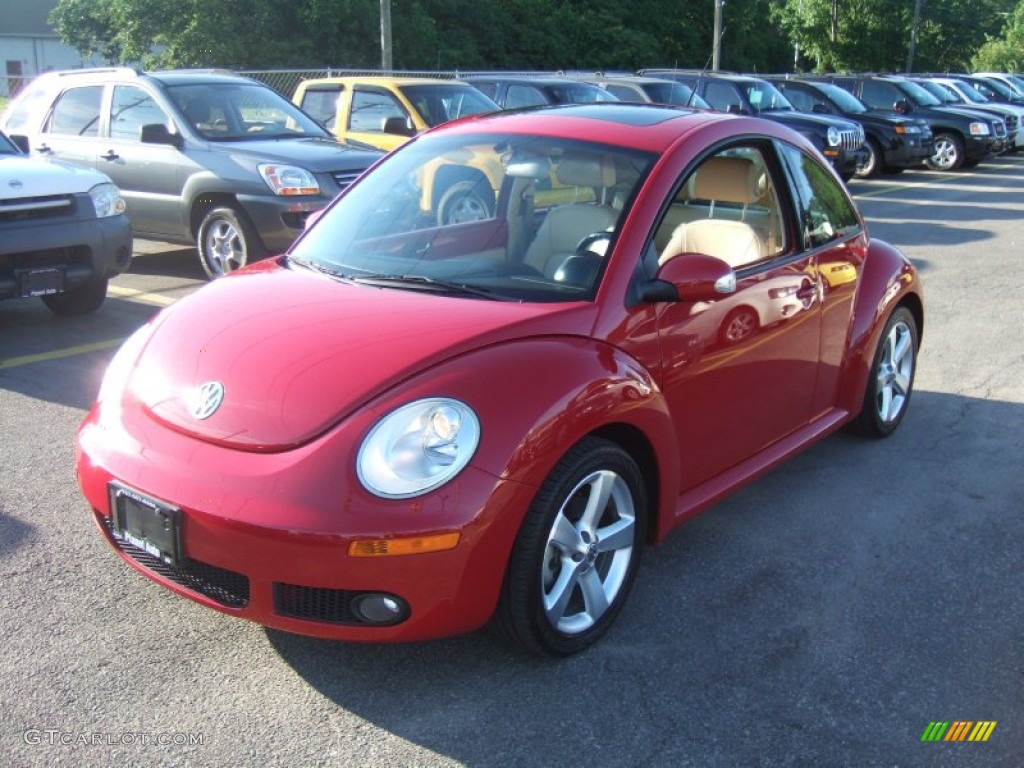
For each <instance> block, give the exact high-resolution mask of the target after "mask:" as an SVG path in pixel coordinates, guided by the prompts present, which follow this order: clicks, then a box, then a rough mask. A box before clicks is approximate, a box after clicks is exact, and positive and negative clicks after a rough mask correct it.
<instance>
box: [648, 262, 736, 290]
mask: <svg viewBox="0 0 1024 768" xmlns="http://www.w3.org/2000/svg"><path fill="white" fill-rule="evenodd" d="M735 292H736V272H735V271H734V270H733V268H732V267H730V266H729V265H728V264H726V263H725V262H724V261H722V260H721V259H716V258H715V257H714V256H707V255H705V254H703V253H680V254H679V255H678V256H673V257H672V258H670V259H669V260H668V261H666V262H665V263H664V264H662V265H661V267H659V268H658V271H657V273H656V274H655V275H654V280H652V281H651V282H650V283H649V284H648V285H647V286H646V287H645V290H644V291H643V293H642V297H641V298H643V299H644V300H645V301H717V300H719V299H722V298H725V297H726V296H729V295H731V294H733V293H735Z"/></svg>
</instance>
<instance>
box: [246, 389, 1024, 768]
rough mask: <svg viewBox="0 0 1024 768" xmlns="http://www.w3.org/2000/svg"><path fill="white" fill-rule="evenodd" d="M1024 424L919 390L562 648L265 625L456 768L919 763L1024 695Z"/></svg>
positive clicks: (1019, 417)
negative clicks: (578, 643)
mask: <svg viewBox="0 0 1024 768" xmlns="http://www.w3.org/2000/svg"><path fill="white" fill-rule="evenodd" d="M1021 425H1024V405H1022V404H1020V403H1014V402H999V401H993V400H987V399H979V398H971V397H964V396H959V395H953V394H944V393H935V392H928V391H918V392H916V393H915V394H914V397H913V403H912V405H911V409H910V412H909V413H908V416H907V420H906V423H905V424H904V425H903V426H902V428H901V429H900V430H899V431H897V432H896V433H895V434H894V435H892V436H891V437H889V438H888V439H886V440H882V441H872V440H866V439H862V438H859V437H856V436H853V435H851V434H849V433H846V432H841V433H839V434H837V435H834V436H832V437H830V438H828V439H826V440H825V441H823V442H821V443H819V444H818V445H816V446H814V447H812V448H810V449H809V450H807V451H805V452H804V453H802V454H801V455H799V456H797V457H795V458H794V459H793V460H792V461H790V462H788V463H787V464H785V465H783V466H782V467H781V468H779V469H777V470H776V471H774V472H773V473H771V474H769V475H767V476H766V477H764V478H762V479H761V480H759V481H757V482H755V483H754V484H752V485H751V486H749V487H748V488H746V489H745V490H743V491H742V492H740V493H739V494H737V495H735V496H733V497H731V498H730V499H728V500H726V501H724V502H722V503H721V504H719V505H718V506H717V507H715V508H714V509H712V510H710V511H709V512H707V513H705V514H704V515H702V516H700V517H698V518H697V519H696V520H694V521H693V522H691V523H690V524H688V525H686V526H684V527H683V528H681V529H680V530H677V531H676V532H674V533H673V534H672V535H670V536H669V538H668V539H667V540H666V541H665V542H664V543H663V544H661V545H660V546H658V547H656V548H653V549H649V550H648V551H647V552H646V553H645V555H644V557H645V561H644V563H643V564H642V566H641V568H640V575H639V578H638V582H637V584H636V588H635V589H634V591H633V593H632V595H631V597H630V600H629V602H628V603H627V605H626V607H625V609H624V611H623V612H622V614H621V615H620V617H619V619H618V622H617V624H616V626H614V627H613V628H612V629H611V631H610V632H609V634H608V635H607V636H606V637H605V638H603V639H602V640H601V641H600V642H599V643H598V644H597V645H595V646H594V647H593V648H591V649H590V650H589V651H587V652H585V653H583V654H581V655H578V656H575V657H572V658H568V659H560V660H545V659H537V658H533V657H528V656H526V655H525V654H521V653H519V652H517V651H514V650H511V649H509V648H508V647H507V646H505V645H503V644H501V643H500V642H498V640H497V639H496V638H493V637H492V636H491V635H490V634H489V633H488V632H486V631H481V632H478V633H476V634H473V635H468V636H464V637H459V638H454V639H449V640H440V641H435V642H430V643H418V644H412V645H391V646H387V645H381V646H373V645H358V644H346V643H335V642H329V641H320V640H315V639H311V638H306V637H300V636H295V635H290V634H287V633H283V632H279V631H274V630H266V635H267V638H268V640H269V642H270V643H271V645H272V646H273V648H274V649H275V650H276V652H277V653H279V654H280V656H281V658H282V659H283V660H284V661H285V662H286V663H287V664H289V665H290V666H291V667H292V668H293V669H294V670H295V672H296V673H297V674H298V675H299V676H301V677H302V678H303V679H304V680H305V681H307V682H308V683H309V684H310V685H311V686H312V687H313V688H314V689H315V690H317V691H318V692H319V693H321V694H322V695H324V696H325V697H327V698H328V699H330V700H331V701H332V702H334V703H335V704H336V705H337V706H338V707H340V708H343V709H344V710H347V711H349V712H351V713H353V714H355V715H356V716H358V717H360V718H363V719H365V720H367V721H369V722H370V723H371V724H373V725H374V726H376V727H379V728H382V729H385V730H386V731H388V732H390V733H392V734H394V735H395V736H397V737H399V738H401V739H404V740H408V741H410V742H413V743H415V744H418V745H420V746H422V747H424V748H426V749H428V750H431V751H432V752H434V753H437V754H440V755H445V756H447V757H448V758H451V759H453V760H455V761H458V762H459V763H460V764H466V765H473V766H481V765H502V766H505V765H540V764H550V763H551V762H553V759H552V755H553V754H557V755H560V756H564V755H583V754H587V755H601V758H600V762H601V763H602V764H605V765H684V764H686V765H709V764H716V765H757V764H766V763H765V762H764V761H765V760H766V759H767V758H769V757H772V756H774V758H776V759H777V760H778V761H779V764H801V765H850V764H861V765H868V764H897V763H899V764H908V765H910V764H922V761H925V762H927V760H926V758H925V757H924V756H922V755H920V754H918V752H919V751H920V749H921V748H922V747H921V743H920V736H921V733H922V731H923V730H924V728H925V727H926V726H927V724H928V722H929V719H931V720H934V719H936V718H939V719H942V718H946V719H948V718H951V717H964V718H968V717H969V718H982V717H985V718H991V719H993V720H999V719H1006V720H1009V719H1010V718H1011V715H1013V714H1014V713H1015V712H1016V709H1015V708H1016V707H1018V705H1019V694H1018V691H1019V687H1020V684H1021V682H1022V680H1021V678H1020V673H1021V669H1022V667H1021V659H1022V658H1024V646H1022V645H1021V639H1020V634H1019V631H1018V620H1017V619H1018V617H1019V616H1020V614H1021V610H1022V609H1024V597H1022V596H1024V568H1022V567H1021V561H1020V557H1019V549H1018V548H1017V547H1015V546H1012V545H1008V542H1019V541H1022V540H1024V516H1022V515H1020V509H1021V505H1022V503H1024V491H1022V488H1024V486H1022V483H1021V480H1020V472H1019V466H1018V463H1019V461H1018V459H1019V456H1021V455H1024V430H1021V429H1020V427H1021ZM1013 670H1016V672H1013ZM951 708H952V709H951ZM953 710H955V712H954V711H953ZM858 734H860V735H858ZM1008 735H1009V734H1008ZM1011 742H1016V744H1017V746H1019V744H1020V740H1019V739H1008V740H1007V741H1006V742H1004V743H1003V746H1002V747H1000V746H999V745H997V744H990V745H985V746H986V748H987V750H988V752H987V753H986V757H992V758H993V759H995V756H996V755H997V754H1001V755H1003V756H1004V757H1005V758H1006V759H1007V760H1008V761H1009V763H1012V762H1014V761H1013V760H1010V758H1011V755H1012V756H1013V757H1014V758H1019V755H1013V754H1012V753H1013V751H1014V749H1015V746H1014V744H1013V743H1011ZM1009 763H1008V764H1009ZM772 764H775V763H774V762H773V763H772Z"/></svg>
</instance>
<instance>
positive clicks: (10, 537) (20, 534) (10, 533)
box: [0, 509, 35, 562]
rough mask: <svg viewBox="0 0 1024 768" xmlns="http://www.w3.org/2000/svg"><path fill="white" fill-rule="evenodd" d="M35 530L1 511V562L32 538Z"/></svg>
mask: <svg viewBox="0 0 1024 768" xmlns="http://www.w3.org/2000/svg"><path fill="white" fill-rule="evenodd" d="M34 531H35V528H34V527H33V526H32V525H29V524H28V523H24V522H22V521H21V520H18V519H17V518H14V517H10V516H9V515H6V514H4V511H3V510H2V509H0V562H2V561H3V560H4V558H6V557H8V556H9V555H10V554H11V553H13V552H14V551H15V550H16V549H18V548H19V547H21V545H22V544H23V543H24V542H25V540H26V539H28V538H30V537H31V536H32V534H33V532H34Z"/></svg>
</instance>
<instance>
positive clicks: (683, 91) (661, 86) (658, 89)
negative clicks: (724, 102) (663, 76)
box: [643, 80, 711, 109]
mask: <svg viewBox="0 0 1024 768" xmlns="http://www.w3.org/2000/svg"><path fill="white" fill-rule="evenodd" d="M643 88H644V91H645V92H646V93H647V95H648V96H649V97H650V98H651V101H653V102H654V103H656V104H677V105H680V106H685V107H703V108H704V109H710V108H711V105H710V104H708V103H707V102H706V101H704V99H702V98H701V97H700V96H698V95H697V93H696V92H694V90H693V89H692V88H690V86H688V85H683V84H682V83H672V82H669V81H667V80H666V81H665V82H663V83H645V84H644V86H643Z"/></svg>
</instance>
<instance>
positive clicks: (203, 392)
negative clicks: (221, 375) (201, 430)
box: [192, 381, 224, 421]
mask: <svg viewBox="0 0 1024 768" xmlns="http://www.w3.org/2000/svg"><path fill="white" fill-rule="evenodd" d="M222 402H224V385H223V384H221V383H220V382H219V381H208V382H206V383H205V384H203V385H202V386H201V387H199V389H198V390H197V391H195V393H194V398H193V399H192V415H193V416H195V417H196V418H197V419H199V420H200V421H202V420H203V419H208V418H210V417H211V416H213V414H214V413H216V411H217V409H218V408H220V404H221V403H222Z"/></svg>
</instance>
